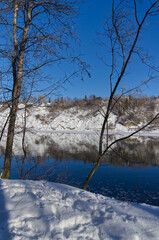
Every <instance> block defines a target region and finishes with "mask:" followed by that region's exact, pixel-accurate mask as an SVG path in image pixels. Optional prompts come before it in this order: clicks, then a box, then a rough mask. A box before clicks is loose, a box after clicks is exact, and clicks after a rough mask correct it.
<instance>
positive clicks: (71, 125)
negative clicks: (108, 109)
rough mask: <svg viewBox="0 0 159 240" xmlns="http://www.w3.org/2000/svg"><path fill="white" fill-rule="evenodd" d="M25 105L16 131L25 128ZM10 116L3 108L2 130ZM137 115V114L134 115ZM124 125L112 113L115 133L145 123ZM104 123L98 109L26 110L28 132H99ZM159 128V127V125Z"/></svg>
mask: <svg viewBox="0 0 159 240" xmlns="http://www.w3.org/2000/svg"><path fill="white" fill-rule="evenodd" d="M24 108H25V105H24V104H19V111H18V115H17V121H16V129H17V130H19V129H22V128H23V126H24ZM8 114H9V109H8V108H7V109H5V110H4V109H3V110H2V107H1V114H0V128H1V129H2V128H3V126H4V123H5V121H6V119H7V116H8ZM134 114H135V113H134ZM129 122H130V124H128V121H126V122H125V123H124V124H123V123H122V122H121V121H119V116H118V114H117V113H111V114H110V116H109V129H110V131H115V132H129V131H132V130H134V129H137V128H138V127H139V126H142V124H143V123H145V122H141V121H139V122H138V123H134V124H133V123H132V122H131V120H129ZM102 123H103V115H102V113H101V112H100V111H98V108H97V109H95V108H90V107H89V108H88V109H87V108H83V109H82V108H78V107H77V106H74V107H70V108H66V109H63V108H60V109H58V110H56V109H54V110H52V109H51V106H50V104H44V103H43V104H34V105H33V104H30V105H28V107H27V110H26V127H27V129H28V130H31V129H34V130H56V131H87V132H88V131H91V132H92V131H93V132H98V131H100V129H101V126H102ZM157 126H158V125H157ZM154 131H155V132H156V131H157V132H159V128H157V127H156V126H155V128H153V129H151V132H154Z"/></svg>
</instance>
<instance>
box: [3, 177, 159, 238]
mask: <svg viewBox="0 0 159 240" xmlns="http://www.w3.org/2000/svg"><path fill="white" fill-rule="evenodd" d="M158 226H159V208H158V207H155V206H149V205H146V204H132V203H127V202H120V201H117V200H114V199H110V198H107V197H104V196H102V195H95V194H93V193H89V192H86V191H83V190H80V189H77V188H73V187H70V186H66V185H61V184H57V183H49V182H44V181H42V182H36V181H20V180H0V239H13V240H14V239H15V240H20V239H21V240H22V239H23V240H25V239H39V240H49V239H54V240H65V239H71V240H86V239H87V240H117V239H118V240H129V239H130V240H150V239H151V240H157V239H159V229H158Z"/></svg>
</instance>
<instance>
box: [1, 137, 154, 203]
mask: <svg viewBox="0 0 159 240" xmlns="http://www.w3.org/2000/svg"><path fill="white" fill-rule="evenodd" d="M109 138H110V140H111V141H112V139H113V138H114V139H115V136H110V137H109ZM25 141H26V143H25V145H26V151H27V156H26V159H25V163H24V164H23V152H22V151H21V146H20V143H21V134H17V135H16V138H15V143H14V156H13V161H12V163H13V164H12V169H11V178H21V177H20V176H22V173H23V178H24V179H36V180H39V179H45V180H49V181H57V182H62V183H67V184H71V185H73V186H78V187H82V184H83V182H84V180H85V178H86V176H87V174H88V172H89V171H90V169H91V166H92V164H93V163H95V161H96V159H97V156H98V152H97V149H98V135H88V134H87V135H86V134H85V135H84V134H78V135H77V134H62V133H58V134H55V133H45V134H42V133H36V134H35V133H27V134H26V140H25ZM158 149H159V139H158V138H151V137H146V138H145V137H140V138H131V139H129V140H127V141H124V142H118V143H117V144H116V145H115V146H114V148H113V149H112V150H111V151H109V153H108V154H107V155H106V156H105V158H104V159H103V163H102V165H101V167H99V170H98V171H97V173H96V174H95V176H94V177H93V179H92V180H91V182H90V184H89V188H88V190H90V191H93V192H96V193H101V194H104V195H107V196H110V197H116V198H118V199H122V200H128V201H139V202H147V203H151V204H155V205H159V198H158V196H159V194H158V192H159V188H158V186H159V180H158V175H159V150H158ZM0 151H1V155H2V156H3V153H4V146H3V143H2V144H1V146H0ZM2 158H3V157H2ZM2 166H3V161H2V160H1V164H0V168H2ZM134 170H136V171H134Z"/></svg>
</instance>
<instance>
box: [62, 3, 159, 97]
mask: <svg viewBox="0 0 159 240" xmlns="http://www.w3.org/2000/svg"><path fill="white" fill-rule="evenodd" d="M85 2H87V4H82V5H81V9H80V15H79V16H78V17H77V19H76V21H75V22H76V27H77V34H78V36H79V38H80V52H81V55H82V59H83V60H84V61H86V63H87V64H89V65H90V69H89V71H90V73H91V78H88V77H87V75H85V76H84V81H81V78H80V77H76V78H75V79H73V80H72V81H71V84H70V83H68V84H66V86H65V87H66V88H65V90H62V91H61V92H60V93H61V96H64V97H71V98H75V97H77V98H83V97H84V96H85V95H87V96H90V95H96V96H102V97H108V96H109V93H110V91H109V84H108V82H109V73H110V69H109V68H108V67H107V66H105V65H104V64H103V62H102V61H101V60H100V58H101V57H103V58H104V61H105V62H106V63H108V64H109V63H110V56H109V55H108V53H107V49H106V48H102V47H101V46H99V44H98V38H97V34H96V32H100V31H102V25H103V23H104V21H105V18H104V16H105V15H106V16H108V15H109V14H110V10H111V2H112V1H111V0H110V1H105V0H87V1H85ZM140 2H142V1H140ZM147 2H149V1H147ZM140 7H141V5H140ZM146 7H147V6H146ZM142 11H143V8H140V12H141V13H142ZM153 21H154V22H156V25H154V26H153V25H150V26H148V28H147V30H145V31H144V35H143V39H142V41H141V44H142V46H143V47H144V48H145V49H146V50H149V53H150V55H152V56H153V57H154V58H153V62H154V63H155V64H156V65H157V63H158V66H159V56H158V55H159V44H158V39H159V17H158V18H157V17H156V18H154V20H153ZM147 74H148V72H147V70H146V69H145V68H144V67H142V66H141V64H139V63H136V62H134V63H133V64H132V65H130V67H129V69H128V74H127V75H126V78H124V82H123V85H124V86H125V88H126V89H130V88H131V87H134V86H135V85H138V84H140V83H141V82H142V81H145V80H146V79H147V78H148V76H147ZM123 85H122V86H123ZM142 93H143V94H146V95H148V96H153V95H154V96H158V95H159V78H156V79H154V80H152V81H151V83H149V85H148V86H146V87H143V89H142Z"/></svg>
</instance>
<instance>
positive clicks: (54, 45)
mask: <svg viewBox="0 0 159 240" xmlns="http://www.w3.org/2000/svg"><path fill="white" fill-rule="evenodd" d="M77 2H78V1H77ZM77 13H78V8H77V6H76V0H75V1H73V0H72V1H71V0H69V1H66V0H61V1H56V0H39V1H36V0H14V1H12V0H7V1H6V0H5V1H1V2H0V25H1V32H0V35H1V44H0V57H1V59H3V61H2V65H1V69H2V70H1V71H0V75H1V76H0V77H1V85H2V86H3V93H4V95H5V98H6V99H7V101H8V102H9V103H10V104H9V106H10V114H9V119H8V122H9V126H8V134H7V142H6V151H5V160H4V167H3V172H2V176H1V177H2V178H9V176H10V167H11V156H12V146H13V139H14V132H15V122H16V116H17V111H18V104H19V100H20V98H21V94H22V93H23V92H26V93H27V92H28V93H29V92H30V91H33V90H34V91H35V90H37V89H38V90H39V91H41V85H42V86H44V83H43V81H44V78H42V69H44V68H45V67H46V66H48V64H49V65H51V64H53V63H56V62H58V61H64V60H70V61H76V60H77V62H78V64H79V63H80V64H81V66H82V68H85V64H83V62H81V61H80V60H79V58H78V57H77V58H74V57H72V55H70V54H69V51H68V49H69V48H70V43H72V41H73V40H72V39H74V38H75V36H76V33H75V31H74V28H73V17H74V16H75V15H76V14H77ZM40 71H41V72H40ZM33 79H34V80H33ZM38 79H40V81H37V80H38ZM58 84H59V83H58ZM52 85H53V86H50V87H47V89H48V91H49V92H51V87H53V88H55V85H54V84H52ZM59 85H60V84H59Z"/></svg>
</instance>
